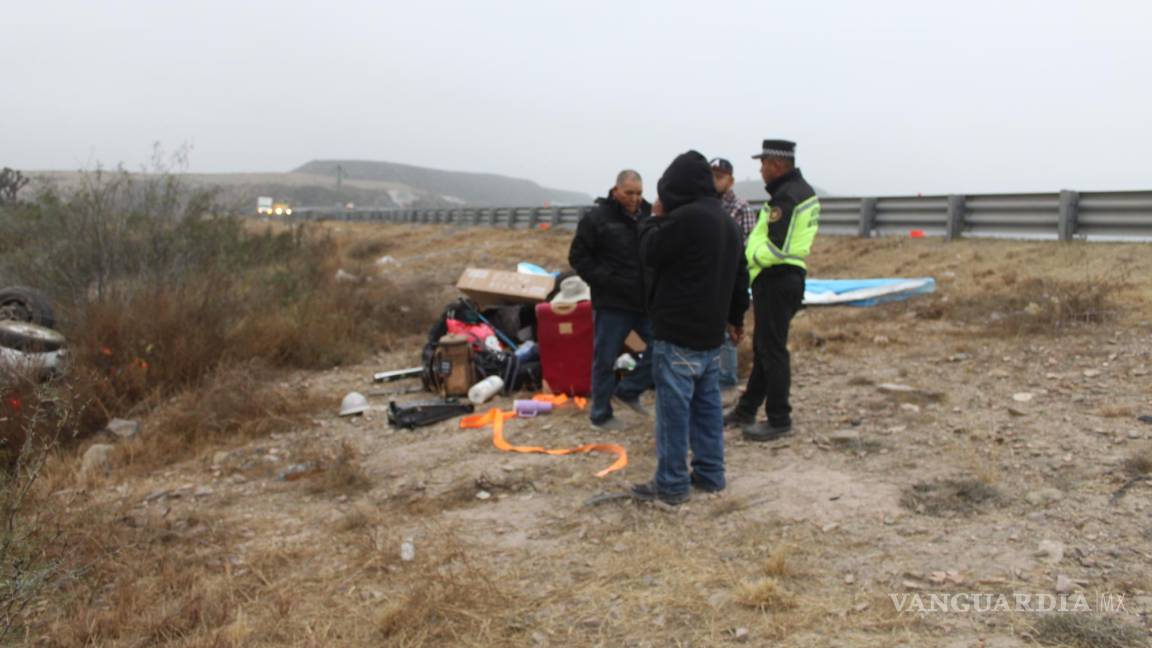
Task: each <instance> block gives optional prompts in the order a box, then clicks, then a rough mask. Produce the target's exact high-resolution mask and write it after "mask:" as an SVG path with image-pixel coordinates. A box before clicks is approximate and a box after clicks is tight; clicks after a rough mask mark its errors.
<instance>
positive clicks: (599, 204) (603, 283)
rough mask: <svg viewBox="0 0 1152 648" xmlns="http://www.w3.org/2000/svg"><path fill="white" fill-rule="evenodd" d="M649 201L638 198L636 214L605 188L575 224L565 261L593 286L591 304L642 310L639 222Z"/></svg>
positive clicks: (646, 213) (645, 215)
mask: <svg viewBox="0 0 1152 648" xmlns="http://www.w3.org/2000/svg"><path fill="white" fill-rule="evenodd" d="M651 215H652V205H650V204H648V201H646V200H642V201H641V202H640V212H639V215H638V216H636V217H632V216H629V215H628V214H626V213H624V208H623V207H622V206H621V205H620V203H618V202H616V199H615V198H613V197H612V192H608V197H607V198H597V199H596V207H594V208H593V209H592V211H590V212H588V215H587V216H585V217H584V218H582V219H581V220H580V224H579V225H577V226H576V237H575V238H573V239H572V247H571V248H569V250H568V263H569V264H571V265H572V269H573V270H575V271H576V273H577V274H579V275H580V278H581V279H583V280H584V281H585V282H586V283H587V284H588V286H589V287H590V288H591V289H592V307H593V308H618V309H621V310H626V311H632V312H636V313H643V312H644V272H643V266H642V264H641V263H640V224H641V223H643V222H644V221H645V220H647V219H648V218H650V217H651Z"/></svg>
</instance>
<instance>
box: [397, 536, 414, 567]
mask: <svg viewBox="0 0 1152 648" xmlns="http://www.w3.org/2000/svg"><path fill="white" fill-rule="evenodd" d="M415 559H416V544H415V543H413V542H412V538H405V539H404V542H402V543H400V560H403V561H404V562H412V561H413V560H415Z"/></svg>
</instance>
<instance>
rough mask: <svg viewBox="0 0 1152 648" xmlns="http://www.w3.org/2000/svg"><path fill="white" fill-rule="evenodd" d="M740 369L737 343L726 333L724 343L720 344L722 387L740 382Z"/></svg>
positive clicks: (725, 387)
mask: <svg viewBox="0 0 1152 648" xmlns="http://www.w3.org/2000/svg"><path fill="white" fill-rule="evenodd" d="M739 369H740V356H739V355H738V354H737V352H736V345H735V344H732V338H730V337H728V333H727V332H725V333H724V344H722V345H720V378H719V380H720V388H721V389H727V388H728V387H735V386H736V385H739V384H740V377H739V375H738V373H739Z"/></svg>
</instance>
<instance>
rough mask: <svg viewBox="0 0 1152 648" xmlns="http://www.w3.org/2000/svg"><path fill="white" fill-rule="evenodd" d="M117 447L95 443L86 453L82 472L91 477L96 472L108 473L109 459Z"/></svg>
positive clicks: (81, 468) (82, 462)
mask: <svg viewBox="0 0 1152 648" xmlns="http://www.w3.org/2000/svg"><path fill="white" fill-rule="evenodd" d="M114 449H115V446H112V445H109V444H107V443H93V444H92V445H91V446H90V447H89V448H88V449H87V450H85V451H84V458H83V459H82V460H81V461H80V472H81V473H82V474H85V475H90V474H92V473H95V472H108V464H109V462H108V459H109V456H110V455H111V454H112V450H114Z"/></svg>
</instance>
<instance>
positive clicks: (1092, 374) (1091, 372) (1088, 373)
mask: <svg viewBox="0 0 1152 648" xmlns="http://www.w3.org/2000/svg"><path fill="white" fill-rule="evenodd" d="M1099 375H1100V370H1099V369H1085V370H1084V377H1085V378H1096V377H1097V376H1099Z"/></svg>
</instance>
